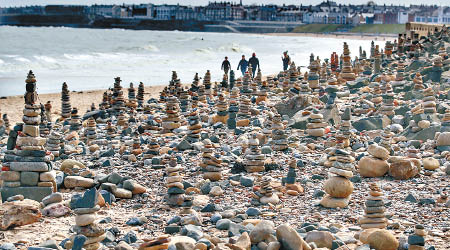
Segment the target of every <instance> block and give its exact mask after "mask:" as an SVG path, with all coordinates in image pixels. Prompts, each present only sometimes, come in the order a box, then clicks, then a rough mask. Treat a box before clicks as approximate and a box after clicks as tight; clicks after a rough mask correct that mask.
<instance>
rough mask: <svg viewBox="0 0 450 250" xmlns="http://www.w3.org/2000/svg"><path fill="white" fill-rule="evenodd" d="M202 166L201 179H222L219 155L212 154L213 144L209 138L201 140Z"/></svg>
mask: <svg viewBox="0 0 450 250" xmlns="http://www.w3.org/2000/svg"><path fill="white" fill-rule="evenodd" d="M202 158H203V160H202V162H201V163H200V167H201V168H202V171H203V172H204V173H203V179H208V180H210V181H219V180H221V179H222V160H221V159H220V155H217V154H214V145H213V144H212V143H211V141H210V140H209V139H205V140H203V148H202Z"/></svg>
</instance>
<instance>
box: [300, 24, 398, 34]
mask: <svg viewBox="0 0 450 250" xmlns="http://www.w3.org/2000/svg"><path fill="white" fill-rule="evenodd" d="M339 31H344V32H351V33H375V34H376V33H383V34H398V33H404V32H405V25H404V24H362V25H359V26H356V27H352V26H350V25H343V24H305V25H302V26H298V27H296V28H295V29H294V30H293V31H292V32H294V33H331V32H339Z"/></svg>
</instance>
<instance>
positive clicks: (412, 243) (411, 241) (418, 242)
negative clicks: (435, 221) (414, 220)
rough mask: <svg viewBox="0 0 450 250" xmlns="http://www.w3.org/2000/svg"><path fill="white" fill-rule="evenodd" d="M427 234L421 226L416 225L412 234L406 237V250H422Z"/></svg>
mask: <svg viewBox="0 0 450 250" xmlns="http://www.w3.org/2000/svg"><path fill="white" fill-rule="evenodd" d="M425 236H427V232H426V231H425V228H424V226H423V225H420V224H416V225H415V227H414V234H411V235H409V236H408V250H424V249H425Z"/></svg>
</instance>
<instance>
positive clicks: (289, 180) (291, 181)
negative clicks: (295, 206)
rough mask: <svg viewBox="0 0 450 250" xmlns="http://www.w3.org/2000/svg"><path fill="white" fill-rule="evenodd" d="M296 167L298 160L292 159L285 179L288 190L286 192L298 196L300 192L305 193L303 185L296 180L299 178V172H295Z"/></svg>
mask: <svg viewBox="0 0 450 250" xmlns="http://www.w3.org/2000/svg"><path fill="white" fill-rule="evenodd" d="M301 163H303V162H301ZM296 168H297V161H296V160H291V162H290V163H289V169H288V172H287V175H286V178H285V180H284V182H285V184H286V190H287V192H286V193H287V194H289V195H293V196H297V195H299V194H300V193H303V187H302V186H301V185H300V184H299V183H296V181H295V179H296V178H297V173H296V172H295V170H296Z"/></svg>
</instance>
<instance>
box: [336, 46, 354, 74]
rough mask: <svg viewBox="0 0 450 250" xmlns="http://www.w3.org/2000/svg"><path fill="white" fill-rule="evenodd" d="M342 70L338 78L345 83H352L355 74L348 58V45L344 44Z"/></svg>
mask: <svg viewBox="0 0 450 250" xmlns="http://www.w3.org/2000/svg"><path fill="white" fill-rule="evenodd" d="M342 59H343V63H342V66H343V67H342V70H341V73H340V74H339V77H340V78H341V79H343V80H345V81H354V80H355V79H356V76H355V73H353V68H352V62H351V57H350V50H349V49H348V44H347V43H346V42H344V56H343V58H342Z"/></svg>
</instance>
